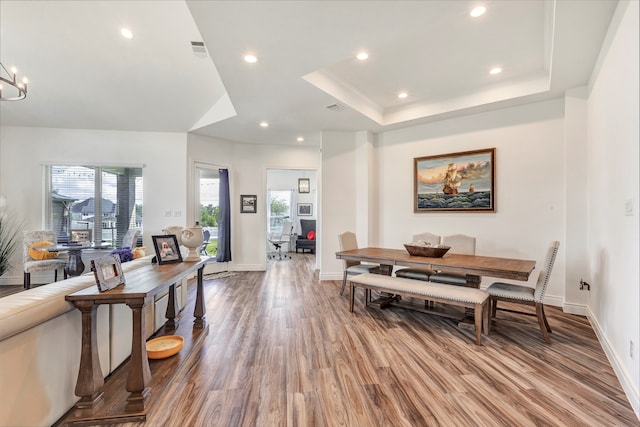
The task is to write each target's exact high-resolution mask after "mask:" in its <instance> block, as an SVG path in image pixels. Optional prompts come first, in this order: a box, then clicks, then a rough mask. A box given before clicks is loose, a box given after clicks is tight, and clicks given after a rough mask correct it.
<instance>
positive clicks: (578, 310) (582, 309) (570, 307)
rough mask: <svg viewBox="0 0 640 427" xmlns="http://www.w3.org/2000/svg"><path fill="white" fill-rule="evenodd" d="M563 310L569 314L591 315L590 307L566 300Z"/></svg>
mask: <svg viewBox="0 0 640 427" xmlns="http://www.w3.org/2000/svg"><path fill="white" fill-rule="evenodd" d="M562 311H564V312H565V313H569V314H577V315H579V316H587V317H588V316H589V308H588V307H587V306H586V305H585V304H574V303H570V302H565V303H564V305H563V306H562Z"/></svg>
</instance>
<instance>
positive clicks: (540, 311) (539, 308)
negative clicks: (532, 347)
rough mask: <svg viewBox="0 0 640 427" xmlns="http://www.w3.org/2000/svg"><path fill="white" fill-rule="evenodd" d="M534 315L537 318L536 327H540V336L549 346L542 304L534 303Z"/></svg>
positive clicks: (549, 341)
mask: <svg viewBox="0 0 640 427" xmlns="http://www.w3.org/2000/svg"><path fill="white" fill-rule="evenodd" d="M536 315H537V316H538V325H539V326H540V331H542V336H543V337H544V340H545V341H546V342H547V344H551V339H550V338H549V334H548V333H547V328H546V326H545V323H546V319H545V317H544V306H543V305H542V303H540V302H537V303H536Z"/></svg>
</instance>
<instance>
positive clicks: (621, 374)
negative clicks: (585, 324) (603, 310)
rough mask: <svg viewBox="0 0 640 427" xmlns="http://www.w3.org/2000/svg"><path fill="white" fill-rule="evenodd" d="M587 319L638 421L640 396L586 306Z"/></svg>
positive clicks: (639, 418)
mask: <svg viewBox="0 0 640 427" xmlns="http://www.w3.org/2000/svg"><path fill="white" fill-rule="evenodd" d="M587 319H589V323H591V327H592V328H593V330H594V332H595V333H596V336H597V337H598V341H600V346H601V347H602V349H603V350H604V354H606V355H607V358H608V359H609V363H611V367H612V368H613V371H614V372H615V374H616V377H618V381H620V384H621V385H622V389H623V390H624V393H625V394H626V396H627V399H628V400H629V403H630V404H631V407H632V408H633V411H634V412H635V413H636V417H638V420H640V394H639V393H638V390H636V389H635V388H634V387H633V383H632V382H631V380H630V379H629V375H628V374H627V372H626V371H625V369H624V367H623V365H622V363H620V359H619V358H618V355H617V353H616V352H615V350H614V349H613V347H611V345H610V344H609V341H608V340H607V337H606V336H605V334H604V331H603V330H602V328H601V327H600V324H599V323H598V320H597V319H596V317H595V316H594V315H593V312H592V311H591V309H590V308H589V307H588V306H587Z"/></svg>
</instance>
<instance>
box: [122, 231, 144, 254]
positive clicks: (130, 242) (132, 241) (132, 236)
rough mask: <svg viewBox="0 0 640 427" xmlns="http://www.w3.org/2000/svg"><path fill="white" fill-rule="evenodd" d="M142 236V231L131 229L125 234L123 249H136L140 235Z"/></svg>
mask: <svg viewBox="0 0 640 427" xmlns="http://www.w3.org/2000/svg"><path fill="white" fill-rule="evenodd" d="M139 234H140V230H136V229H135V228H130V229H128V230H127V232H126V233H125V234H124V237H123V238H122V247H123V248H126V247H128V248H131V249H132V250H133V248H135V247H136V246H137V244H138V235H139Z"/></svg>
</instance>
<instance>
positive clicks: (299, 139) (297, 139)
mask: <svg viewBox="0 0 640 427" xmlns="http://www.w3.org/2000/svg"><path fill="white" fill-rule="evenodd" d="M296 141H298V142H303V141H304V138H303V137H301V136H299V137H297V138H296Z"/></svg>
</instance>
